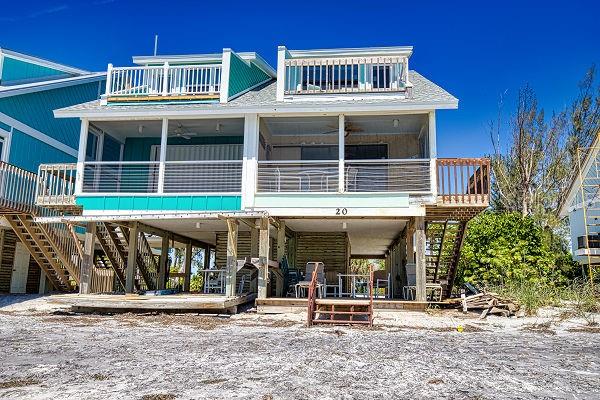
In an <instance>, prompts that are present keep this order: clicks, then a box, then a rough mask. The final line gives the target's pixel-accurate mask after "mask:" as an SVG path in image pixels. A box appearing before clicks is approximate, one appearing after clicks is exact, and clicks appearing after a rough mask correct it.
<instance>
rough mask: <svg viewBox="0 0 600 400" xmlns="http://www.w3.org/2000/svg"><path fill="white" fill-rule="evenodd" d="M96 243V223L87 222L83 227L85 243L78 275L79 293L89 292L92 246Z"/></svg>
mask: <svg viewBox="0 0 600 400" xmlns="http://www.w3.org/2000/svg"><path fill="white" fill-rule="evenodd" d="M95 244H96V223H95V222H88V223H87V225H86V227H85V244H84V246H83V259H82V260H81V272H80V275H79V280H80V281H79V293H80V294H89V293H91V291H92V269H93V268H94V247H95Z"/></svg>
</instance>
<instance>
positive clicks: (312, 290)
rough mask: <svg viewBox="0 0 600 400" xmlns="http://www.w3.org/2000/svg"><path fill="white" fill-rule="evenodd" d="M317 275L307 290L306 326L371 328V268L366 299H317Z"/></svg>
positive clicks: (314, 275)
mask: <svg viewBox="0 0 600 400" xmlns="http://www.w3.org/2000/svg"><path fill="white" fill-rule="evenodd" d="M316 283H317V273H313V276H312V279H311V283H310V286H309V288H308V303H307V320H306V322H307V325H308V326H309V327H310V326H313V325H315V324H330V325H368V326H373V268H372V267H371V268H370V280H369V298H368V299H339V298H338V299H335V298H317V290H316Z"/></svg>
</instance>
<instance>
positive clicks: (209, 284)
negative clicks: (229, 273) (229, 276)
mask: <svg viewBox="0 0 600 400" xmlns="http://www.w3.org/2000/svg"><path fill="white" fill-rule="evenodd" d="M204 276H205V278H204V279H205V281H204V293H218V294H222V293H223V287H224V285H223V284H224V282H223V278H224V276H223V274H222V273H221V272H219V271H218V270H215V272H212V271H211V272H209V271H207V272H205V275H204Z"/></svg>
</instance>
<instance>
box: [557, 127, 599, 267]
mask: <svg viewBox="0 0 600 400" xmlns="http://www.w3.org/2000/svg"><path fill="white" fill-rule="evenodd" d="M599 138H600V136H599V135H596V139H594V142H593V143H592V146H591V147H590V148H588V149H584V150H582V151H581V154H580V165H578V166H576V168H577V170H576V173H575V177H574V179H573V181H572V182H571V187H570V189H569V193H568V195H567V197H566V198H565V200H564V202H563V204H562V206H561V208H560V216H561V217H562V218H564V217H567V216H568V217H569V227H570V231H571V250H572V253H573V259H574V260H575V261H577V262H579V263H581V264H598V262H599V261H600V197H599V196H600V193H599V192H600V154H599V150H600V143H599ZM582 200H583V201H582Z"/></svg>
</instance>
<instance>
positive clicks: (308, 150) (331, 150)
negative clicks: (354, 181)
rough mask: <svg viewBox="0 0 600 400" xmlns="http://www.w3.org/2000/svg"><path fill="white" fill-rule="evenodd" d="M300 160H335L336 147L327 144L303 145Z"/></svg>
mask: <svg viewBox="0 0 600 400" xmlns="http://www.w3.org/2000/svg"><path fill="white" fill-rule="evenodd" d="M301 159H302V160H337V159H338V147H337V146H328V145H317V146H303V147H302V148H301Z"/></svg>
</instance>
